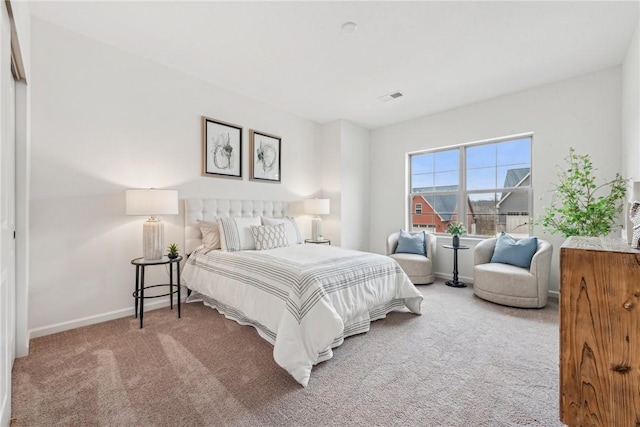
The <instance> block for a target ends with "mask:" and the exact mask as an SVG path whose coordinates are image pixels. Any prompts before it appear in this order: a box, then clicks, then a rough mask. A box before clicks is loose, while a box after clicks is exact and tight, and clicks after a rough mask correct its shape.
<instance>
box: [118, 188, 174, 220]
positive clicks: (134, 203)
mask: <svg viewBox="0 0 640 427" xmlns="http://www.w3.org/2000/svg"><path fill="white" fill-rule="evenodd" d="M126 207H127V215H177V214H178V191H177V190H155V189H142V190H127V191H126Z"/></svg>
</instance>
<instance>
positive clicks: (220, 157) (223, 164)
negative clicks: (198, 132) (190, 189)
mask: <svg viewBox="0 0 640 427" xmlns="http://www.w3.org/2000/svg"><path fill="white" fill-rule="evenodd" d="M202 175H203V176H217V177H226V178H239V179H242V127H241V126H238V125H234V124H232V123H226V122H222V121H220V120H215V119H212V118H209V117H205V116H202Z"/></svg>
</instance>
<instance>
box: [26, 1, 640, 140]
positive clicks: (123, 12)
mask: <svg viewBox="0 0 640 427" xmlns="http://www.w3.org/2000/svg"><path fill="white" fill-rule="evenodd" d="M638 9H639V8H638V2H637V1H622V2H616V1H578V2H570V1H554V2H540V1H510V2H495V1H474V2H460V1H445V2H436V1H424V2H398V1H388V2H369V1H352V2H307V1H300V2H267V1H263V2H203V1H201V2H184V1H177V2H169V1H143V2H129V1H124V2H113V1H107V2H95V1H81V2H56V1H46V2H32V3H31V11H32V13H33V15H35V16H36V17H37V18H40V19H42V20H45V21H49V22H51V23H54V24H57V25H60V26H62V27H65V28H67V29H70V30H72V31H76V32H78V33H81V34H84V35H86V36H88V37H91V38H93V39H96V40H99V41H101V42H104V43H106V44H109V45H112V46H115V47H118V48H120V49H122V50H124V51H127V52H130V53H132V54H135V55H137V56H139V57H142V58H146V59H149V60H151V61H155V62H157V63H160V64H163V65H166V66H168V67H171V68H174V69H178V70H181V71H183V72H185V73H188V74H190V75H193V76H196V77H198V78H200V79H202V80H205V81H207V82H210V83H213V84H216V85H219V86H222V87H224V88H227V89H229V90H232V91H234V92H236V93H239V94H242V95H245V96H247V97H250V98H253V99H256V100H259V101H262V102H265V103H267V104H270V105H273V106H276V107H279V108H282V109H284V110H286V111H289V112H292V113H294V114H297V115H299V116H302V117H306V118H309V119H311V120H314V121H316V122H319V123H326V122H330V121H333V120H336V119H346V120H350V121H352V122H354V123H357V124H359V125H361V126H364V127H367V128H370V129H374V128H377V127H381V126H386V125H389V124H393V123H397V122H401V121H404V120H409V119H412V118H415V117H420V116H423V115H427V114H433V113H436V112H440V111H444V110H448V109H451V108H455V107H458V106H461V105H467V104H471V103H474V102H478V101H482V100H485V99H489V98H493V97H496V96H499V95H503V94H507V93H510V92H514V91H518V90H523V89H526V88H530V87H533V86H537V85H541V84H545V83H549V82H553V81H558V80H561V79H565V78H569V77H574V76H577V75H581V74H585V73H589V72H593V71H597V70H601V69H604V68H608V67H612V66H615V65H618V64H620V63H621V62H622V59H623V58H624V55H625V52H626V50H627V47H628V45H629V42H630V40H631V36H632V35H633V32H634V30H635V27H636V25H637V23H638ZM347 21H353V22H356V23H357V24H358V30H357V32H355V33H353V34H343V33H342V32H341V26H342V24H343V23H345V22H347ZM395 91H401V92H402V93H403V94H404V96H403V97H401V98H398V99H395V100H392V101H389V102H382V101H380V100H379V99H378V97H380V96H382V95H385V94H389V93H391V92H395Z"/></svg>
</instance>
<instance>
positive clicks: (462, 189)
mask: <svg viewBox="0 0 640 427" xmlns="http://www.w3.org/2000/svg"><path fill="white" fill-rule="evenodd" d="M523 138H530V139H531V142H530V145H529V150H530V153H529V158H530V166H529V174H530V178H529V179H530V183H531V184H530V185H529V186H528V187H524V188H523V187H504V188H502V187H501V188H487V189H475V190H467V183H466V178H467V169H466V164H467V162H466V154H467V148H469V147H475V146H479V145H489V144H495V143H500V142H507V141H511V140H517V139H523ZM533 141H534V135H533V132H527V133H522V134H516V135H509V136H504V137H499V138H492V139H486V140H481V141H474V142H469V143H464V144H459V145H455V146H447V147H440V148H434V149H429V150H421V151H415V152H410V153H407V173H408V175H407V181H406V182H407V186H408V188H407V191H406V192H405V193H406V194H407V199H408V203H409V206H410V209H409V210H408V211H409V212H411V213H410V214H409V217H408V219H407V220H408V222H407V225H408V227H409V228H413V218H412V208H413V205H412V203H413V202H412V201H413V197H414V196H425V195H429V196H431V195H441V194H452V193H457V194H458V206H459V207H460V208H459V209H458V210H459V212H458V221H460V220H461V218H464V221H463V222H464V223H465V224H466V223H467V221H466V218H467V215H468V212H467V200H468V198H469V195H472V194H486V193H491V192H495V193H526V194H527V199H528V204H529V216H530V217H531V216H532V215H533V207H534V206H533V170H534V166H533ZM453 149H458V150H460V153H459V156H458V158H459V162H460V165H459V169H458V172H459V174H460V176H459V188H458V190H453V191H438V192H429V193H423V192H412V191H411V190H412V182H411V180H412V176H413V171H412V161H411V158H412V157H413V156H417V155H421V154H429V153H436V152H439V151H449V150H453ZM505 214H506V213H505ZM499 215H500V214H497V217H496V222H497V221H498V220H499ZM527 222H528V227H526V233H522V234H526V235H531V228H532V225H531V221H530V220H529V221H527ZM497 228H498V227H497V225H496V229H497ZM523 231H524V230H523ZM497 233H498V231H497V230H496V234H497ZM437 234H439V235H446V233H437ZM467 234H468V235H470V236H471V237H478V238H484V237H487V236H489V235H482V234H475V230H467Z"/></svg>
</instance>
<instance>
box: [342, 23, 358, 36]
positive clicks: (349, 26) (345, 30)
mask: <svg viewBox="0 0 640 427" xmlns="http://www.w3.org/2000/svg"><path fill="white" fill-rule="evenodd" d="M356 31H358V24H356V23H355V22H351V21H349V22H345V23H344V24H342V34H353V33H355V32H356Z"/></svg>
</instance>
